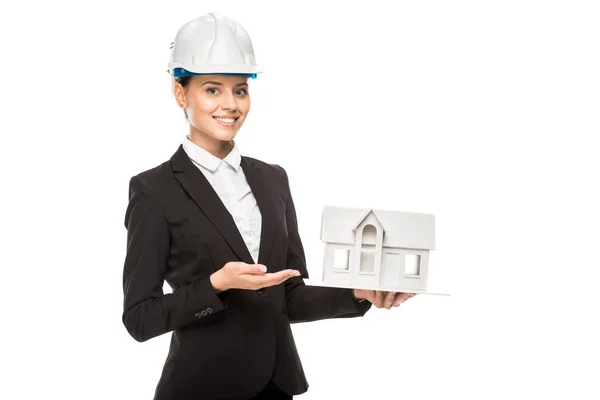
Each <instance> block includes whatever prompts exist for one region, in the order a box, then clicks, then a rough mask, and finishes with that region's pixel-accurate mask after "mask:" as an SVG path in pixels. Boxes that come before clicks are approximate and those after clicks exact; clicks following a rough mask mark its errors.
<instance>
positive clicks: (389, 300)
mask: <svg viewBox="0 0 600 400" xmlns="http://www.w3.org/2000/svg"><path fill="white" fill-rule="evenodd" d="M395 298H396V292H388V293H387V295H386V296H385V308H386V309H387V310H389V309H390V308H392V306H393V305H394V299H395Z"/></svg>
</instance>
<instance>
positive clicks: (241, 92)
mask: <svg viewBox="0 0 600 400" xmlns="http://www.w3.org/2000/svg"><path fill="white" fill-rule="evenodd" d="M235 94H236V95H238V96H242V97H243V96H247V95H248V90H247V89H238V90H236V91H235Z"/></svg>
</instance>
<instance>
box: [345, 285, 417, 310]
mask: <svg viewBox="0 0 600 400" xmlns="http://www.w3.org/2000/svg"><path fill="white" fill-rule="evenodd" d="M352 293H353V294H354V297H356V298H357V299H359V300H361V299H365V300H368V301H370V302H371V303H373V305H374V306H375V307H377V308H385V309H387V310H389V309H390V308H392V307H398V306H399V305H400V304H402V303H404V302H405V301H406V300H408V299H410V298H411V297H413V296H415V293H404V292H384V291H381V290H363V289H353V291H352Z"/></svg>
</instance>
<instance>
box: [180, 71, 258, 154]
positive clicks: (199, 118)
mask: <svg viewBox="0 0 600 400" xmlns="http://www.w3.org/2000/svg"><path fill="white" fill-rule="evenodd" d="M176 86H177V85H176ZM179 86H180V85H179ZM175 97H176V99H177V101H178V103H179V104H180V105H183V107H184V109H185V110H186V113H187V116H188V120H189V123H190V134H191V135H193V136H194V139H196V140H199V141H202V142H205V143H206V144H207V145H211V144H213V145H217V146H218V145H219V143H217V141H221V142H229V141H231V140H233V138H234V137H235V135H236V134H237V132H238V130H239V129H240V128H241V127H242V124H243V123H244V119H245V118H246V115H248V112H249V111H250V94H249V93H248V78H246V77H244V76H238V75H195V76H193V77H192V79H191V80H190V82H189V84H188V86H187V87H186V89H185V90H183V89H182V88H181V87H180V88H175ZM190 139H192V138H191V137H190Z"/></svg>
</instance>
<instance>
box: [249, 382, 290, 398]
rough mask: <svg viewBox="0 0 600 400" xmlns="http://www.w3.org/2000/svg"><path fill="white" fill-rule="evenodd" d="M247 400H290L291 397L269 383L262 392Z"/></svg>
mask: <svg viewBox="0 0 600 400" xmlns="http://www.w3.org/2000/svg"><path fill="white" fill-rule="evenodd" d="M248 400H292V396H291V395H289V394H287V393H285V392H282V391H281V390H280V389H279V388H278V387H277V385H275V383H273V381H269V384H268V385H267V386H266V387H265V388H264V389H263V390H262V392H260V393H259V394H257V395H256V396H254V397H252V398H250V399H248Z"/></svg>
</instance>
